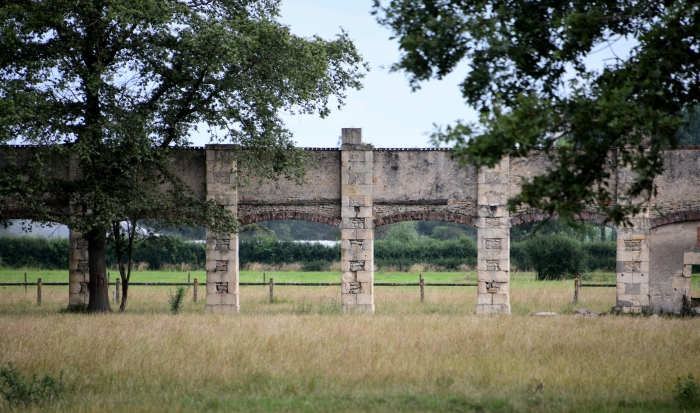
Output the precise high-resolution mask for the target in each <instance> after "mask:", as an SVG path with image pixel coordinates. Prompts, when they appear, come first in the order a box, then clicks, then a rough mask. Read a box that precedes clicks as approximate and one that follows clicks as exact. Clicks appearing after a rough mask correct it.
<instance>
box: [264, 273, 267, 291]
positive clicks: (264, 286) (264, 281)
mask: <svg viewBox="0 0 700 413" xmlns="http://www.w3.org/2000/svg"><path fill="white" fill-rule="evenodd" d="M266 276H267V274H266V273H263V284H265V283H266V282H267V281H266V279H265V277H266ZM263 288H265V286H264V285H263Z"/></svg>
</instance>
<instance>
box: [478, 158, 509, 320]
mask: <svg viewBox="0 0 700 413" xmlns="http://www.w3.org/2000/svg"><path fill="white" fill-rule="evenodd" d="M508 173H509V159H508V157H506V158H504V159H502V160H501V162H500V163H499V164H498V165H496V166H495V167H494V168H493V169H486V168H482V169H481V170H480V171H479V181H478V185H479V188H478V192H479V195H478V210H479V222H478V224H477V233H478V243H479V252H478V258H477V259H478V261H477V270H478V280H477V281H478V287H477V301H476V313H477V314H510V221H509V216H510V214H509V212H508V195H509V191H508V187H509V176H508Z"/></svg>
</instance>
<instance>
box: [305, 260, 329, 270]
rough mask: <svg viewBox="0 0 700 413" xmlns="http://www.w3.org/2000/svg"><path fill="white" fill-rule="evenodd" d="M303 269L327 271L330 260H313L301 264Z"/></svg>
mask: <svg viewBox="0 0 700 413" xmlns="http://www.w3.org/2000/svg"><path fill="white" fill-rule="evenodd" d="M302 268H303V270H304V271H328V270H329V269H330V268H331V262H330V261H326V260H315V261H309V262H306V263H304V265H303V266H302Z"/></svg>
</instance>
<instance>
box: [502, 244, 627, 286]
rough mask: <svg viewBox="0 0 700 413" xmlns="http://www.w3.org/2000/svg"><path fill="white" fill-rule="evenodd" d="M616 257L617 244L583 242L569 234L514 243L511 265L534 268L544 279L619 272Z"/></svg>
mask: <svg viewBox="0 0 700 413" xmlns="http://www.w3.org/2000/svg"><path fill="white" fill-rule="evenodd" d="M615 254H616V243H615V242H581V241H578V240H576V239H574V238H571V237H569V236H567V235H566V234H551V235H535V236H533V237H531V238H529V239H527V240H525V241H521V242H514V243H512V244H511V264H512V265H514V266H515V267H517V268H520V269H532V270H533V271H535V272H536V273H537V279H540V280H548V279H560V278H574V277H577V276H578V275H580V274H582V273H584V272H586V271H594V270H604V271H615Z"/></svg>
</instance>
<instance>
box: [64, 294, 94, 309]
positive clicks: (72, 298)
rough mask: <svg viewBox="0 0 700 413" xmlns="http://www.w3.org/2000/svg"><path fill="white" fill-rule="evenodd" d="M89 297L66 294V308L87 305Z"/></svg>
mask: <svg viewBox="0 0 700 413" xmlns="http://www.w3.org/2000/svg"><path fill="white" fill-rule="evenodd" d="M88 299H89V296H88V295H87V294H73V293H69V294H68V307H82V306H85V305H87V303H88Z"/></svg>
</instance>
